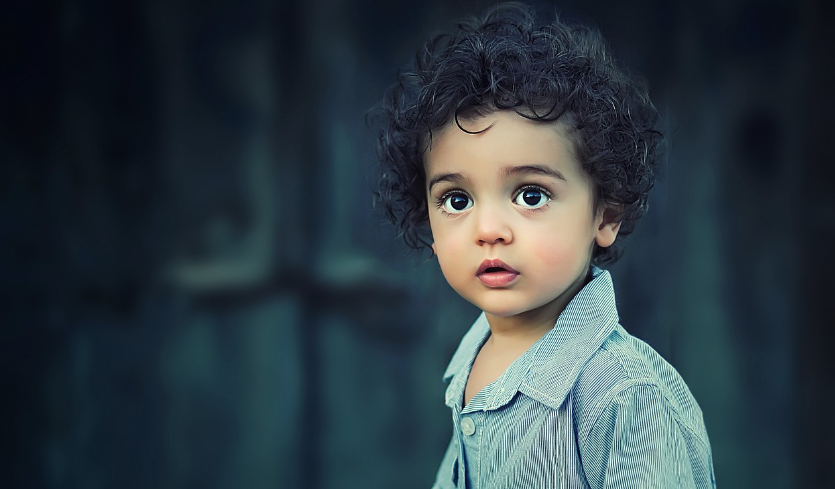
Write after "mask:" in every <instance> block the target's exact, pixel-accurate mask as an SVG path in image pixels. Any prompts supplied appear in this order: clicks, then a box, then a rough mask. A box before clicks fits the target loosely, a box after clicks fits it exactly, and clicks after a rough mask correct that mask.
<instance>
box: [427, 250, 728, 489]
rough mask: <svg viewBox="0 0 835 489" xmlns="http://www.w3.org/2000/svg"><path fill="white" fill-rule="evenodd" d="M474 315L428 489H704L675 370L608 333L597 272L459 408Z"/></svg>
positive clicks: (694, 421)
mask: <svg viewBox="0 0 835 489" xmlns="http://www.w3.org/2000/svg"><path fill="white" fill-rule="evenodd" d="M489 334H490V326H489V324H488V323H487V319H486V318H485V316H484V314H483V313H482V314H481V316H479V318H478V319H477V320H476V322H475V323H474V324H473V326H472V327H471V328H470V330H469V331H468V332H467V334H466V335H465V336H464V338H463V339H462V340H461V344H460V345H459V347H458V350H457V351H456V352H455V354H454V355H453V357H452V361H451V362H450V364H449V367H447V370H446V373H445V374H444V380H445V381H449V387H448V388H447V391H446V404H447V406H449V407H450V408H451V410H452V424H453V435H452V440H451V441H450V444H449V447H448V448H447V451H446V454H445V455H444V457H443V461H442V462H441V467H440V469H439V470H438V474H437V478H436V481H435V485H434V486H433V488H438V489H447V488H453V487H455V488H464V487H466V488H468V489H470V488H471V489H481V488H490V489H498V488H536V489H545V488H589V487H594V488H667V487H674V488H715V487H716V483H715V481H714V476H713V461H712V456H711V451H710V443H709V442H708V438H707V432H706V431H705V426H704V421H703V419H702V412H701V410H700V409H699V406H698V405H697V404H696V401H695V399H693V395H692V394H691V393H690V390H689V389H688V388H687V386H686V385H685V384H684V381H683V380H682V379H681V377H680V376H679V374H678V372H676V371H675V369H674V368H673V367H672V366H671V365H670V364H669V363H667V362H666V361H665V360H664V359H663V358H661V356H660V355H659V354H658V353H657V352H655V350H653V349H652V348H650V347H649V346H648V345H647V344H646V343H644V342H642V341H641V340H638V339H637V338H635V337H633V336H631V335H629V333H627V332H626V331H625V330H624V329H623V327H622V326H621V325H620V324H618V314H617V308H616V306H615V295H614V290H613V288H612V280H611V277H610V276H609V272H607V271H604V270H601V269H599V268H596V267H592V280H591V281H590V282H589V283H588V284H587V285H586V286H585V287H584V288H583V289H582V290H581V291H580V292H579V293H578V294H577V295H576V296H575V297H574V298H573V299H572V300H571V302H570V303H569V304H568V305H567V306H566V308H565V310H564V311H563V312H562V314H561V315H560V317H559V318H558V320H557V322H556V324H555V326H554V328H553V329H551V330H550V331H549V332H548V333H547V334H545V336H543V337H542V338H541V339H539V340H538V341H537V342H536V343H535V344H534V345H533V346H531V348H530V349H529V350H528V351H527V352H525V353H524V354H523V355H522V356H520V357H519V358H517V359H516V360H515V361H514V362H513V363H512V364H511V365H510V367H508V369H507V370H506V371H505V372H504V373H503V374H502V375H501V376H500V377H499V378H498V379H496V380H495V381H494V382H493V383H491V384H490V385H488V386H486V387H485V388H484V389H482V390H481V391H480V392H479V393H478V394H476V395H475V396H474V397H473V398H472V399H471V400H470V402H469V403H468V404H467V405H466V406H463V407H462V404H463V397H464V387H465V386H466V383H467V378H468V376H469V373H470V369H471V367H472V365H473V361H474V360H475V357H476V354H477V353H478V351H479V349H480V348H481V345H482V344H483V343H484V341H485V340H486V339H487V338H488V336H489Z"/></svg>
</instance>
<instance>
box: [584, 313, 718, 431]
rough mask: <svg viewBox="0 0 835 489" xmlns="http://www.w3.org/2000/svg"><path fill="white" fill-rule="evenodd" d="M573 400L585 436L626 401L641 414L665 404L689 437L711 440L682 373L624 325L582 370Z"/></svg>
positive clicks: (604, 343) (665, 407) (628, 407)
mask: <svg viewBox="0 0 835 489" xmlns="http://www.w3.org/2000/svg"><path fill="white" fill-rule="evenodd" d="M571 402H572V403H573V414H574V422H575V426H576V427H577V429H578V435H580V439H581V440H582V439H584V438H585V437H586V436H587V435H588V433H589V431H590V430H591V429H592V428H593V427H594V424H595V422H596V421H597V420H598V419H599V418H600V417H601V415H603V413H604V412H606V411H607V410H608V411H611V410H612V409H615V408H617V407H618V406H620V407H621V408H625V409H633V410H635V411H636V412H635V413H634V415H635V416H636V417H640V416H641V411H647V410H650V408H651V410H656V409H663V410H664V411H665V412H666V413H668V414H669V416H671V418H672V419H674V420H675V421H676V423H677V425H679V427H680V428H681V429H682V431H684V432H685V433H686V434H687V436H688V437H694V438H695V439H696V440H698V442H699V443H702V444H704V445H706V446H707V445H708V440H707V433H706V430H705V427H704V419H703V417H702V411H701V409H700V408H699V405H698V403H697V402H696V400H695V398H694V397H693V395H692V393H691V392H690V389H689V388H688V387H687V384H686V383H685V382H684V380H683V379H682V378H681V375H679V373H678V372H677V371H676V369H675V368H674V367H673V366H672V365H670V363H669V362H667V361H666V360H665V359H664V358H663V357H661V355H660V354H658V352H656V351H655V350H654V349H653V348H652V347H650V346H649V345H647V344H646V343H644V342H643V341H641V340H639V339H638V338H635V337H634V336H632V335H630V334H629V333H627V332H626V330H624V329H623V328H622V327H621V326H620V325H618V327H617V328H615V330H614V331H613V332H612V334H610V335H609V337H608V338H607V339H606V341H604V342H603V344H602V345H601V346H600V348H598V349H597V351H595V352H594V354H593V355H592V356H591V357H590V358H589V360H588V362H586V364H585V365H584V367H583V368H582V370H581V371H580V373H579V375H578V377H577V380H576V382H575V384H574V386H573V388H572V390H571ZM644 414H646V415H650V414H651V413H649V412H646V413H644Z"/></svg>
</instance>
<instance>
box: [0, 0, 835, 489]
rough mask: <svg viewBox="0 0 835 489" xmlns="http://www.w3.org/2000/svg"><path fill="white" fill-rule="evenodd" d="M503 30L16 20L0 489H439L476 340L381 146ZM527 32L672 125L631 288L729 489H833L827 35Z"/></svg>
mask: <svg viewBox="0 0 835 489" xmlns="http://www.w3.org/2000/svg"><path fill="white" fill-rule="evenodd" d="M491 3H493V2H487V1H466V0H459V1H455V2H450V1H441V0H426V1H421V2H400V1H396V2H395V1H391V2H383V1H374V0H354V1H347V0H346V1H339V0H312V1H309V2H281V1H278V2H275V1H267V0H241V1H237V2H220V1H215V0H209V1H203V2H196V1H191V2H187V1H175V2H169V1H164V0H148V1H144V2H105V1H101V0H89V1H85V0H80V1H73V2H71V1H58V2H53V3H38V2H20V1H16V2H13V3H12V5H6V6H5V7H4V8H3V13H2V15H0V35H2V39H1V40H2V43H0V52H2V65H0V69H2V72H0V87H2V89H1V90H0V103H2V106H0V124H1V125H0V165H2V166H0V324H2V326H0V369H1V371H2V373H0V387H1V388H2V391H0V395H1V396H2V397H0V414H2V417H1V418H0V419H2V423H0V430H2V431H0V436H1V438H0V443H2V445H1V447H2V448H1V449H2V452H0V481H2V482H0V485H2V486H3V487H13V488H72V489H75V488H111V487H112V488H123V489H131V488H172V489H173V488H230V489H233V488H234V489H236V488H253V489H259V488H268V487H269V488H306V489H319V488H322V489H324V488H354V487H357V488H359V487H362V488H365V489H372V488H380V489H383V488H392V487H396V488H425V487H429V485H430V484H431V482H432V480H433V477H434V472H435V469H436V467H437V464H438V463H439V461H440V457H441V455H442V451H443V449H444V448H445V446H446V443H447V442H448V439H449V434H450V421H449V413H448V412H447V409H446V408H445V407H444V405H443V402H442V396H443V391H444V384H442V383H441V380H440V377H441V374H442V372H443V369H444V368H445V366H446V363H447V361H448V360H449V357H450V355H451V354H452V352H453V350H454V348H455V346H456V345H457V342H458V340H459V339H460V337H461V335H462V334H463V332H464V331H465V330H466V328H467V327H468V326H469V324H470V322H471V321H472V320H473V319H474V317H475V316H476V314H477V311H476V310H475V309H474V308H473V307H472V306H470V305H469V304H467V303H465V302H464V301H463V300H461V299H460V298H458V297H456V296H455V294H454V293H453V291H452V290H451V289H450V288H449V287H448V286H447V285H446V283H445V282H444V280H443V277H442V276H441V274H440V272H439V270H438V268H437V265H436V263H435V262H434V261H433V260H432V259H431V257H429V256H428V255H427V254H424V255H422V256H420V255H415V254H412V255H409V254H408V253H407V252H406V250H405V248H404V246H402V245H401V244H400V243H399V242H397V241H396V239H395V232H394V230H393V229H392V228H391V227H390V226H388V225H387V224H386V223H385V222H384V221H383V219H382V217H381V216H380V215H379V214H375V212H374V209H373V208H372V205H371V202H372V199H371V191H370V189H371V186H372V183H373V182H372V179H373V165H374V149H373V136H372V134H371V133H370V132H369V130H368V129H367V128H366V126H365V123H364V115H365V111H366V110H367V109H368V108H370V107H371V106H372V105H373V104H374V103H375V101H376V99H377V98H378V97H380V96H381V94H382V92H383V90H384V88H385V87H386V86H387V84H388V83H390V81H392V80H393V77H394V73H395V71H396V69H397V68H398V67H400V66H401V65H403V64H404V63H406V62H407V61H408V60H409V59H410V58H411V56H412V55H413V53H414V51H415V50H416V49H417V48H418V46H419V43H420V41H421V40H422V39H424V38H425V37H426V35H427V34H429V33H430V32H432V31H434V30H436V29H438V28H440V27H442V26H443V25H445V24H447V23H449V22H452V21H454V20H455V19H457V18H458V17H460V16H461V15H463V14H466V13H473V12H477V11H479V10H481V8H482V7H484V6H486V5H489V4H491ZM536 5H537V6H538V7H539V8H540V10H542V11H543V12H545V13H546V14H548V13H550V12H553V11H555V10H557V11H559V12H560V13H561V15H562V16H563V17H564V18H568V19H579V20H581V21H584V22H587V23H592V24H594V25H597V26H598V27H599V28H600V29H601V30H602V31H603V33H604V35H605V36H606V37H607V39H608V40H609V41H610V44H611V45H612V48H613V50H614V52H615V53H616V55H617V56H618V57H619V58H620V59H621V60H622V61H623V62H624V63H625V64H626V65H628V66H629V67H631V68H632V69H634V70H635V71H637V72H639V73H643V74H644V76H645V77H646V78H647V80H648V81H649V84H650V86H651V91H652V94H653V97H654V99H655V101H656V102H657V104H658V106H659V107H660V108H661V109H662V111H663V112H664V113H665V117H666V119H665V121H666V122H665V130H666V132H667V134H668V135H669V147H668V152H667V159H666V162H665V166H664V169H663V175H662V180H661V181H660V182H659V184H658V185H657V187H656V188H655V190H654V191H653V195H652V198H651V203H650V212H649V214H648V215H647V216H646V218H645V219H644V220H643V221H642V222H641V223H639V225H638V230H637V231H636V233H635V234H634V236H632V237H631V239H630V240H629V245H627V247H626V253H625V256H624V258H623V259H622V260H621V261H620V262H618V263H617V264H616V265H615V266H614V267H612V272H613V274H614V279H615V282H616V284H615V285H616V291H617V294H618V298H619V307H620V309H621V319H622V323H623V324H624V326H625V327H626V328H627V329H628V330H630V331H631V332H632V333H634V334H636V335H638V336H640V337H642V338H644V339H645V340H646V341H648V342H649V343H650V344H651V345H653V346H654V347H655V348H656V349H657V350H658V351H659V352H661V353H662V354H663V355H664V356H665V357H666V358H668V359H669V360H670V361H671V362H672V363H673V364H674V365H675V366H676V367H677V368H678V370H679V371H680V372H681V374H682V376H683V377H684V379H685V380H686V382H687V383H688V384H689V385H690V387H691V389H692V391H693V392H694V394H695V396H696V398H697V399H698V400H699V402H700V404H701V406H702V408H703V411H704V416H705V421H706V424H707V428H708V432H709V434H710V437H711V441H712V444H713V451H714V459H715V468H716V476H717V479H718V481H719V483H720V485H721V486H722V487H728V488H749V487H750V488H784V487H825V486H830V487H831V486H833V485H835V480H833V473H832V471H831V463H832V461H833V460H834V459H835V451H833V441H832V440H833V438H834V437H835V429H833V426H835V425H834V424H833V421H832V416H831V415H830V414H829V411H830V410H831V406H832V405H833V401H835V399H833V389H832V388H831V378H830V377H831V372H832V369H831V365H832V362H831V361H830V360H829V356H830V355H829V354H828V348H827V344H828V343H827V340H828V339H829V337H830V335H829V329H830V328H831V327H832V326H833V325H835V321H833V317H835V310H834V308H833V301H832V300H831V298H830V297H829V295H828V292H829V290H830V288H831V287H829V281H830V276H831V275H832V272H833V266H832V260H831V259H830V255H831V251H830V250H831V247H832V242H833V234H835V230H833V228H835V226H833V224H835V202H834V201H833V196H832V195H833V193H832V190H831V185H832V181H833V169H832V161H835V158H833V156H835V155H833V149H832V146H831V144H829V143H827V141H828V140H830V139H831V130H832V122H831V121H832V116H831V114H832V113H833V109H835V108H834V107H833V104H832V97H831V96H830V95H829V93H830V91H831V87H832V86H833V85H835V83H834V82H835V80H833V76H832V71H831V67H830V65H831V60H830V58H831V50H830V49H829V47H830V46H831V45H832V41H833V31H832V29H831V28H830V25H831V23H832V21H833V20H835V18H833V15H832V7H831V6H830V4H827V3H825V2H812V1H803V2H791V1H788V0H764V1H743V0H734V1H730V2H728V1H707V2H705V1H694V0H687V1H682V2H663V1H657V0H639V1H634V2H615V1H603V0H595V1H592V0H584V1H579V0H565V1H560V2H557V3H553V4H552V3H549V2H544V1H540V2H537V3H536Z"/></svg>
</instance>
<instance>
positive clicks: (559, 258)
mask: <svg viewBox="0 0 835 489" xmlns="http://www.w3.org/2000/svg"><path fill="white" fill-rule="evenodd" d="M577 226H578V227H579V226H580V223H577ZM542 236H543V239H541V240H538V241H537V242H536V245H535V246H533V247H532V249H531V252H532V254H533V255H534V256H535V257H536V258H537V260H538V261H539V263H540V264H541V265H542V266H543V267H545V268H548V269H549V270H554V271H560V270H572V269H573V268H575V267H577V265H578V264H579V263H583V262H584V261H585V259H586V255H587V254H588V253H589V251H590V250H591V243H592V240H593V239H594V237H593V236H592V235H590V234H588V233H567V232H553V231H552V232H549V233H543V234H542Z"/></svg>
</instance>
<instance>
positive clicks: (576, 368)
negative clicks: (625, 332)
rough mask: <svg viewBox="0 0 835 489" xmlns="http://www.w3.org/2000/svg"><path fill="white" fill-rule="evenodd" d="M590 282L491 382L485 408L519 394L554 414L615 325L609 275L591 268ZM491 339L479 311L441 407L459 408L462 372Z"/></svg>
mask: <svg viewBox="0 0 835 489" xmlns="http://www.w3.org/2000/svg"><path fill="white" fill-rule="evenodd" d="M591 273H592V279H591V281H589V283H588V284H586V286H585V287H583V289H582V290H580V292H578V293H577V295H576V296H574V298H573V299H571V301H570V302H569V303H568V304H567V305H566V307H565V309H564V310H563V312H562V313H561V314H560V316H559V317H558V318H557V322H556V324H555V325H554V327H553V328H552V329H551V330H550V331H548V333H546V334H545V335H544V336H543V337H542V338H540V339H539V340H538V341H537V342H536V343H534V344H533V345H532V346H531V348H530V349H529V350H528V351H527V352H526V353H525V354H523V355H522V356H521V357H519V359H517V361H515V362H514V363H513V364H512V365H511V366H510V367H509V368H508V369H507V371H506V372H505V373H504V374H502V376H501V377H499V379H498V380H497V381H496V385H495V386H494V389H493V393H492V395H491V396H490V399H489V400H488V401H487V403H486V407H485V409H495V408H497V407H500V406H503V405H504V404H506V403H507V402H509V401H510V400H511V399H512V398H513V396H514V395H515V394H516V392H517V391H518V392H522V393H524V394H525V395H527V396H529V397H532V398H534V399H536V400H538V401H540V402H542V403H543V404H546V405H548V406H549V407H551V408H553V409H558V408H559V406H560V405H561V404H562V402H563V400H564V399H565V396H566V395H567V394H568V391H569V390H570V389H571V386H572V385H573V384H574V382H575V380H576V378H577V376H578V375H579V373H580V370H581V369H582V367H583V366H584V365H585V364H586V362H587V361H588V360H589V358H591V356H592V355H593V354H594V352H595V351H597V350H598V349H599V348H600V345H602V344H603V342H604V341H605V340H606V338H607V337H608V336H609V335H610V334H611V333H612V331H614V329H615V327H616V326H617V323H618V313H617V307H616V305H615V292H614V288H613V286H612V278H611V276H610V275H609V272H608V271H606V270H602V269H600V268H597V267H596V266H592V267H591ZM489 334H490V325H489V323H488V322H487V318H486V316H485V315H484V313H483V312H482V313H481V315H479V317H478V319H476V321H475V323H473V325H472V327H471V328H470V330H469V331H468V332H467V333H466V334H465V335H464V338H463V339H462V340H461V344H460V345H459V346H458V349H457V350H456V351H455V354H454V355H453V356H452V360H451V361H450V362H449V366H448V367H447V369H446V372H445V373H444V380H445V381H447V380H450V379H452V382H450V385H449V387H448V388H447V395H446V404H447V405H449V406H450V407H452V406H455V405H456V404H457V405H458V406H460V405H461V398H462V396H463V391H464V386H465V385H466V381H467V378H466V377H467V373H468V372H469V369H470V366H471V365H472V363H473V361H474V360H475V357H476V355H477V354H478V351H479V349H480V348H481V345H482V344H483V343H484V341H485V340H486V338H487V336H488V335H489Z"/></svg>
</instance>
